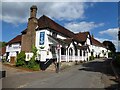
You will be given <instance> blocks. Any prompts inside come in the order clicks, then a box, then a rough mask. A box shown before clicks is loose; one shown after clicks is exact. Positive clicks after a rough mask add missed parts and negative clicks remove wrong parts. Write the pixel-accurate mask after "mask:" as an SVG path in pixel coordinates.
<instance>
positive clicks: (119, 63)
mask: <svg viewBox="0 0 120 90" xmlns="http://www.w3.org/2000/svg"><path fill="white" fill-rule="evenodd" d="M115 61H116V63H117V64H118V65H119V66H120V54H117V55H116V56H115Z"/></svg>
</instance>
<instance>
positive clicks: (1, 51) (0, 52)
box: [0, 46, 6, 55]
mask: <svg viewBox="0 0 120 90" xmlns="http://www.w3.org/2000/svg"><path fill="white" fill-rule="evenodd" d="M5 52H6V46H5V47H2V48H0V55H4V54H5Z"/></svg>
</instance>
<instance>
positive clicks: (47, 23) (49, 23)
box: [38, 15, 74, 38]
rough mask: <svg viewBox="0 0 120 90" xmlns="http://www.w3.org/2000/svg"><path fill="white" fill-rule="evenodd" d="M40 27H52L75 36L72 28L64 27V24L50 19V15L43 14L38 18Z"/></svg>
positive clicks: (67, 34)
mask: <svg viewBox="0 0 120 90" xmlns="http://www.w3.org/2000/svg"><path fill="white" fill-rule="evenodd" d="M38 28H39V29H44V28H50V29H52V30H55V31H56V32H59V33H61V34H63V35H65V36H67V37H69V38H70V37H72V38H73V37H74V33H73V32H71V31H70V30H68V29H66V28H64V27H63V26H61V25H59V24H57V23H56V22H55V21H53V20H52V19H50V18H49V17H47V16H45V15H43V16H42V17H40V18H39V19H38Z"/></svg>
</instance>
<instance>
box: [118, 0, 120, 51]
mask: <svg viewBox="0 0 120 90" xmlns="http://www.w3.org/2000/svg"><path fill="white" fill-rule="evenodd" d="M118 28H119V30H118V52H120V1H119V2H118Z"/></svg>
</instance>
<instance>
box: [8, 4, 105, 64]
mask: <svg viewBox="0 0 120 90" xmlns="http://www.w3.org/2000/svg"><path fill="white" fill-rule="evenodd" d="M36 13H37V7H36V6H32V7H31V12H30V15H31V16H30V18H29V19H28V27H27V29H25V30H24V31H23V32H22V35H18V36H17V37H15V38H14V39H12V40H11V41H9V42H8V45H7V47H6V54H7V60H8V61H10V60H12V59H13V58H16V56H17V54H18V53H19V52H20V51H21V50H22V51H24V50H25V51H26V53H25V54H26V61H29V60H30V58H31V57H32V56H33V53H32V52H31V51H30V50H29V49H31V48H30V47H29V46H30V45H31V46H32V44H34V45H35V47H36V48H37V49H38V52H37V57H36V59H37V60H39V61H40V62H47V61H48V60H51V59H55V60H57V61H60V62H71V61H73V62H74V61H88V60H89V57H90V56H91V55H92V54H93V56H94V57H96V56H98V55H99V56H100V57H107V56H105V55H103V53H106V52H107V49H106V48H105V47H103V46H101V45H102V44H101V43H100V42H99V41H97V40H95V39H93V38H92V37H91V35H90V33H89V32H80V33H77V34H75V33H73V32H71V31H70V30H68V29H66V28H64V27H63V26H61V25H59V24H57V23H56V22H55V21H53V20H52V19H50V18H49V17H47V16H45V15H43V16H41V17H40V18H39V19H37V18H36ZM21 38H22V39H21ZM91 38H92V39H91ZM23 40H24V41H23ZM96 42H97V43H96ZM21 44H22V45H21ZM23 47H24V48H23ZM28 47H29V48H28ZM22 48H23V49H22Z"/></svg>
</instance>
